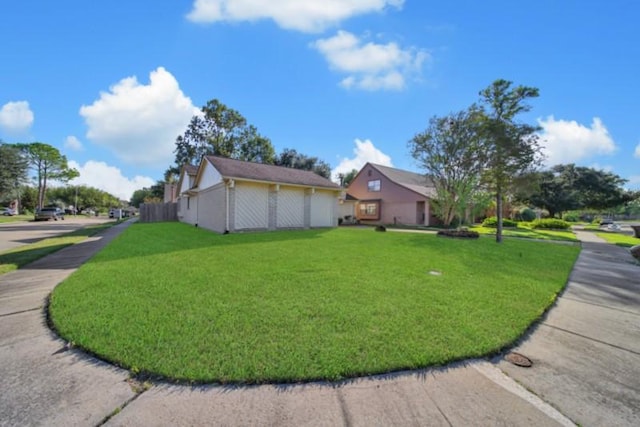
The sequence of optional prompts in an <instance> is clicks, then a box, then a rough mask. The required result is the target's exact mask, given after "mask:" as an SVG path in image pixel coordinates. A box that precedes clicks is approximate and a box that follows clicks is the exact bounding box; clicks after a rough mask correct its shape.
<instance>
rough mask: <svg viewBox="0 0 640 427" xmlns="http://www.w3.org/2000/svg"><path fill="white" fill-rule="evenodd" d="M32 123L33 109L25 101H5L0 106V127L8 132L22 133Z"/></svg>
mask: <svg viewBox="0 0 640 427" xmlns="http://www.w3.org/2000/svg"><path fill="white" fill-rule="evenodd" d="M32 124H33V111H31V109H30V108H29V103H28V102H27V101H16V102H7V103H6V104H4V105H3V106H2V108H0V128H2V130H4V131H6V132H10V133H23V132H26V131H28V130H29V128H30V127H31V125H32Z"/></svg>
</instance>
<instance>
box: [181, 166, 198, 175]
mask: <svg viewBox="0 0 640 427" xmlns="http://www.w3.org/2000/svg"><path fill="white" fill-rule="evenodd" d="M183 167H184V171H185V172H186V173H187V175H192V176H194V175H196V174H197V173H198V167H197V166H194V165H184V166H183Z"/></svg>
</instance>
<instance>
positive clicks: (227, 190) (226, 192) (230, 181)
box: [224, 179, 235, 234]
mask: <svg viewBox="0 0 640 427" xmlns="http://www.w3.org/2000/svg"><path fill="white" fill-rule="evenodd" d="M234 184H235V182H234V181H233V180H232V179H230V180H228V181H227V185H225V186H224V189H225V196H226V199H227V203H226V215H225V216H226V218H225V229H224V232H225V234H227V233H228V232H229V211H230V209H229V189H230V188H233V186H234Z"/></svg>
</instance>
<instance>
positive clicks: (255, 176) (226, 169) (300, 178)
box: [206, 156, 340, 189]
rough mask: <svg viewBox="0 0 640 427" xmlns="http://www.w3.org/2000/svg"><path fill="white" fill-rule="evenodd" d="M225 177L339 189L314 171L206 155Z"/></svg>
mask: <svg viewBox="0 0 640 427" xmlns="http://www.w3.org/2000/svg"><path fill="white" fill-rule="evenodd" d="M206 157H207V160H208V161H209V162H211V164H212V165H213V166H214V167H215V168H216V169H217V170H218V172H220V175H222V176H223V177H225V178H236V179H243V178H244V179H249V180H254V181H265V182H273V183H279V184H294V185H304V186H310V187H323V188H332V189H333V188H335V189H339V188H340V186H339V185H338V184H336V183H334V182H331V181H330V180H328V179H327V178H323V177H321V176H320V175H317V174H316V173H314V172H310V171H304V170H300V169H293V168H287V167H283V166H273V165H265V164H262V163H251V162H244V161H241V160H235V159H229V158H226V157H218V156H206Z"/></svg>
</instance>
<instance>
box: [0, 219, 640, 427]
mask: <svg viewBox="0 0 640 427" xmlns="http://www.w3.org/2000/svg"><path fill="white" fill-rule="evenodd" d="M129 224H130V223H129V222H127V223H123V224H120V225H118V226H116V227H113V228H111V229H109V230H108V231H107V233H105V234H104V235H102V236H99V237H95V238H92V239H89V240H88V241H86V242H83V243H81V244H78V245H74V246H72V247H69V248H66V249H64V250H62V251H59V252H57V253H56V254H53V255H51V256H48V257H46V258H43V259H42V260H40V261H37V262H36V263H33V264H32V265H30V266H28V268H25V269H22V270H18V271H15V272H12V273H9V274H7V275H4V276H0V389H1V390H3V392H2V393H1V394H0V425H7V426H8V425H47V426H50V425H82V426H85V425H86V426H93V425H99V424H101V423H104V422H106V425H109V426H129V425H131V426H134V425H135V426H138V425H153V426H157V425H172V426H174V425H278V426H280V425H285V426H287V425H290V426H294V425H295V426H298V425H367V426H368V425H443V426H447V425H449V426H451V425H455V426H458V425H459V426H467V425H481V426H484V425H509V426H518V425H521V426H530V425H536V426H538V425H542V426H545V425H549V426H551V425H572V423H571V421H569V419H568V418H566V417H565V416H564V415H562V414H561V413H560V412H558V411H557V410H556V409H554V408H553V406H555V407H557V408H559V409H560V410H561V412H563V413H564V414H566V415H568V416H569V417H570V418H571V419H573V420H574V421H577V422H580V423H581V424H582V425H634V424H635V425H638V424H640V420H639V419H638V414H639V413H640V405H639V404H638V403H639V402H638V396H639V394H640V390H639V389H638V381H639V379H640V371H639V369H640V359H639V357H640V356H639V354H640V353H638V351H639V350H640V349H639V348H638V346H639V344H638V343H640V339H638V338H639V335H638V333H639V329H638V326H637V325H638V318H637V316H638V315H639V313H640V308H639V307H640V301H639V299H638V298H639V297H638V293H637V291H638V285H639V284H638V283H637V282H634V280H636V281H637V280H638V277H639V276H640V267H638V265H636V264H632V263H629V262H626V261H628V260H626V258H625V257H624V255H625V254H624V250H621V249H620V248H616V247H614V246H611V245H606V244H600V243H585V250H584V251H583V254H581V256H580V258H579V260H578V263H577V264H576V267H575V270H574V272H573V275H572V278H571V282H570V283H569V286H568V288H567V290H566V292H565V293H564V295H563V296H562V297H561V298H560V299H559V302H558V304H557V306H556V307H555V308H553V309H552V310H551V312H550V314H549V316H547V318H546V319H545V320H544V321H543V322H542V323H540V325H539V326H538V327H537V328H536V330H535V331H534V332H533V333H531V334H530V336H528V337H527V338H526V339H525V340H523V342H522V344H521V345H520V346H519V348H518V350H519V351H520V352H522V353H524V354H526V355H527V356H529V357H530V358H532V359H533V361H534V367H533V368H530V369H524V368H517V367H515V366H513V365H510V364H507V363H506V362H503V361H500V360H496V361H493V362H494V363H490V362H488V361H483V360H475V361H468V362H465V363H459V364H454V365H450V366H447V367H444V368H436V369H426V370H420V371H414V372H406V373H397V374H392V375H386V376H376V377H370V378H362V379H356V380H351V381H345V382H341V383H333V384H332V383H312V384H304V385H286V386H278V385H263V386H251V387H228V386H216V385H212V386H201V387H187V386H173V385H169V384H156V385H152V386H151V387H150V388H149V389H148V390H146V391H145V389H144V388H142V387H139V385H137V384H135V383H133V382H131V381H129V380H128V377H129V375H128V372H126V371H124V370H120V369H117V368H114V367H112V366H109V365H107V364H104V363H102V362H100V361H96V360H95V359H93V358H91V357H89V356H85V355H83V354H82V353H81V352H79V351H76V350H73V349H71V350H67V349H66V348H65V347H64V342H63V341H61V340H60V339H58V338H56V337H55V336H54V335H53V334H52V333H51V332H50V331H49V329H48V328H47V326H46V325H45V324H44V312H43V301H44V298H45V297H46V295H47V294H48V293H49V292H50V291H51V289H53V287H54V286H55V285H56V284H57V283H59V282H60V281H61V280H63V279H64V278H65V277H67V276H68V275H69V274H71V273H72V272H73V271H74V270H75V268H77V267H78V266H79V265H81V264H82V263H83V262H85V261H86V260H87V259H89V258H90V257H91V256H92V255H93V254H94V253H95V252H97V251H98V250H100V248H102V247H103V246H104V244H106V243H108V242H109V241H110V240H111V239H113V238H114V237H115V236H116V235H117V234H118V233H119V232H120V231H122V230H123V229H124V228H125V227H127V226H128V225H129ZM591 245H594V246H593V247H591ZM620 251H621V252H620ZM626 255H628V254H626ZM629 257H630V256H629ZM625 262H626V263H625ZM603 269H604V270H603ZM594 275H595V276H594ZM634 292H635V296H634ZM576 294H578V296H576ZM585 295H587V296H585ZM589 296H590V297H591V298H592V299H594V300H598V301H599V302H598V303H597V304H595V303H594V302H593V301H588V302H583V301H584V300H586V299H588V298H589ZM580 298H582V299H581V300H580V301H579V302H576V301H575V300H577V299H580ZM602 298H604V299H603V300H600V299H602ZM607 298H609V299H613V300H615V302H616V304H617V305H615V304H613V302H611V304H609V302H607V301H608V300H607ZM634 298H635V299H634ZM602 301H605V303H602ZM577 303H583V304H584V307H582V306H579V307H575V306H573V305H572V304H577ZM610 306H611V307H614V308H611V307H610ZM607 309H609V310H610V311H611V312H615V313H617V314H616V315H614V314H611V313H610V311H607ZM619 316H622V317H619ZM629 316H630V317H629ZM633 316H636V317H633ZM549 330H550V331H552V334H555V335H550V333H549ZM565 331H567V332H565ZM565 334H566V336H565ZM556 335H558V336H556ZM590 335H597V336H593V337H591V338H584V337H589V336H590ZM627 336H628V337H629V338H628V339H627V338H625V337H627ZM572 340H573V341H576V340H577V341H579V342H582V341H580V340H585V342H582V344H581V346H579V347H577V348H580V349H589V351H588V353H587V354H586V355H585V354H580V355H576V354H574V353H575V350H576V347H575V344H574V343H573V341H572ZM572 352H573V353H572ZM603 366H607V369H602V367H603ZM501 369H502V370H503V371H504V372H507V373H508V374H509V375H510V376H512V377H514V378H517V379H518V381H520V382H521V383H523V384H525V385H526V386H527V388H528V389H530V390H533V391H534V392H535V393H536V394H538V395H540V396H541V397H542V398H543V399H544V400H543V399H540V398H539V397H538V396H536V395H534V394H532V393H531V392H529V391H527V390H526V389H525V388H524V387H522V386H520V385H519V384H518V383H516V382H515V381H513V380H512V379H511V378H509V377H508V376H507V375H505V374H504V373H503V371H502V370H501ZM591 377H593V378H591ZM612 390H615V393H614V394H611V393H612ZM598 399H599V400H598ZM596 400H597V401H596ZM549 402H550V403H551V404H549ZM552 405H553V406H552Z"/></svg>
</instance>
